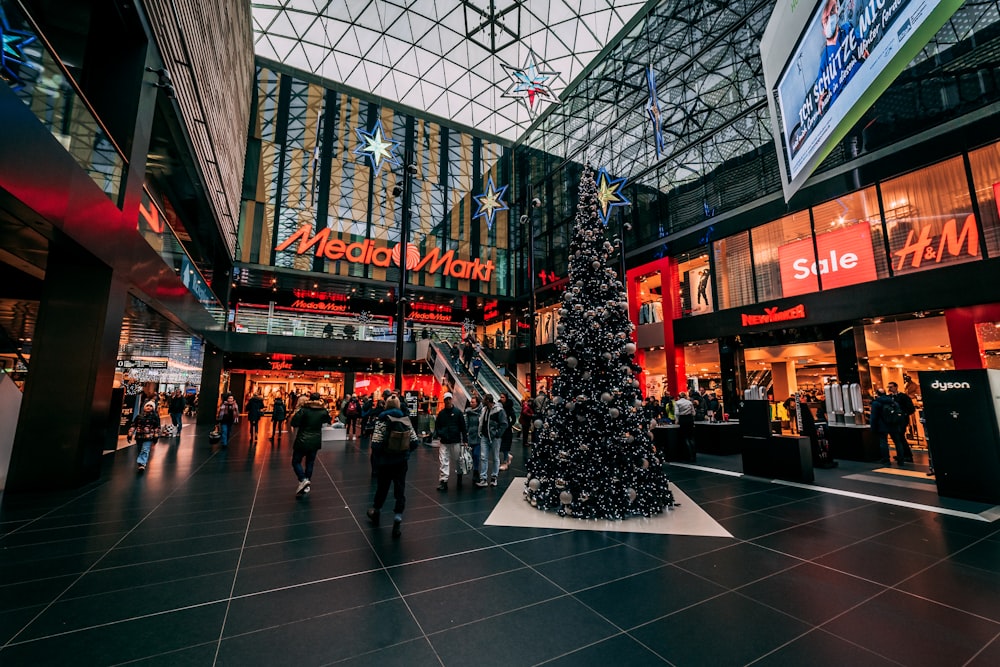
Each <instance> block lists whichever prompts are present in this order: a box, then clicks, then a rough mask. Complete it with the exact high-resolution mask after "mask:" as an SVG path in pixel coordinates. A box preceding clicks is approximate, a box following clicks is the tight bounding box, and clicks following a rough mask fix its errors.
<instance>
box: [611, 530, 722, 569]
mask: <svg viewBox="0 0 1000 667" xmlns="http://www.w3.org/2000/svg"><path fill="white" fill-rule="evenodd" d="M614 539H615V540H616V541H618V542H621V543H622V544H627V545H628V546H630V547H632V548H633V549H638V550H639V551H642V552H644V553H647V554H649V555H650V556H653V557H654V558H659V559H660V560H662V561H664V562H667V563H676V562H678V561H681V560H684V559H686V558H690V557H692V556H698V555H701V554H704V553H708V552H709V551H715V550H716V549H724V548H726V547H728V546H731V545H732V544H733V540H732V538H729V537H696V536H692V535H653V534H650V533H616V534H615V535H614Z"/></svg>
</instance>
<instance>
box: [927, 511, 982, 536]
mask: <svg viewBox="0 0 1000 667" xmlns="http://www.w3.org/2000/svg"><path fill="white" fill-rule="evenodd" d="M914 521H916V522H917V523H919V524H920V525H922V526H927V527H928V528H931V527H935V526H936V527H939V528H941V529H942V530H947V531H951V532H955V533H963V534H965V535H971V536H972V537H993V538H1000V524H998V523H997V522H995V521H993V522H990V521H976V520H973V519H966V518H963V517H957V516H950V515H948V514H938V513H936V512H918V513H917V516H916V517H914Z"/></svg>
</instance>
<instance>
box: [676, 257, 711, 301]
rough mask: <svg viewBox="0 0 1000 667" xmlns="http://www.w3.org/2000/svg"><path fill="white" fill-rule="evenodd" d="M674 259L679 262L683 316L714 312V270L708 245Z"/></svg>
mask: <svg viewBox="0 0 1000 667" xmlns="http://www.w3.org/2000/svg"><path fill="white" fill-rule="evenodd" d="M674 260H675V261H676V262H677V275H678V278H679V290H678V291H679V293H680V297H681V316H682V317H689V316H691V315H702V314H704V313H710V312H712V310H714V308H713V307H712V306H713V303H712V271H711V269H710V268H709V263H708V246H702V247H701V248H697V249H696V250H692V251H691V252H687V253H684V254H683V255H679V256H677V257H675V258H674Z"/></svg>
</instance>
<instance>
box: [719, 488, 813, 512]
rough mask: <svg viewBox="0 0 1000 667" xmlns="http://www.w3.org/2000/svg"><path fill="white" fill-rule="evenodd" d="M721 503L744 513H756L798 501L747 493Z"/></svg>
mask: <svg viewBox="0 0 1000 667" xmlns="http://www.w3.org/2000/svg"><path fill="white" fill-rule="evenodd" d="M723 502H725V503H726V504H727V505H732V506H733V507H736V508H738V509H741V510H743V511H744V512H756V511H758V510H763V509H768V508H772V507H778V506H779V505H787V504H789V503H795V502H799V500H796V499H791V498H785V497H783V496H778V495H775V494H773V493H764V492H760V493H748V494H745V495H742V496H733V497H732V498H727V499H726V500H725V501H723Z"/></svg>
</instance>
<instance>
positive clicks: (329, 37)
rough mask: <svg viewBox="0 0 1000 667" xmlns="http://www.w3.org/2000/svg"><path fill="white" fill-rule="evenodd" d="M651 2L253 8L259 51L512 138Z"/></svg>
mask: <svg viewBox="0 0 1000 667" xmlns="http://www.w3.org/2000/svg"><path fill="white" fill-rule="evenodd" d="M654 3H655V0H653V2H650V0H284V1H281V0H276V1H274V2H253V3H252V6H253V22H254V41H255V51H256V53H257V55H258V56H261V57H263V58H268V59H271V60H275V61H277V62H280V63H283V64H285V65H288V66H290V67H294V68H296V69H300V70H303V71H306V72H311V73H313V74H315V75H317V76H320V77H322V78H324V79H328V80H330V81H334V82H337V83H340V84H342V85H344V86H347V87H350V88H353V89H355V90H361V91H365V92H368V93H370V94H372V95H374V96H376V97H378V98H382V99H385V100H386V101H387V102H390V103H392V102H395V103H397V104H400V105H404V106H407V107H410V108H412V109H416V110H420V111H424V112H426V113H427V114H430V115H433V116H437V117H439V118H442V119H447V120H449V121H451V122H453V123H456V124H459V125H464V126H466V127H468V128H475V129H476V130H478V131H479V132H484V133H486V134H488V135H492V136H495V137H498V138H501V139H503V140H506V141H507V142H514V141H516V140H517V139H518V138H520V137H521V135H522V134H523V133H524V132H525V131H526V130H527V129H528V127H529V126H530V125H531V123H532V121H533V120H534V119H535V118H536V117H537V116H538V115H539V114H541V113H542V112H544V111H545V109H546V108H548V107H549V106H550V105H551V104H553V103H555V102H556V101H557V98H558V97H559V96H560V94H561V93H562V92H563V90H564V89H565V87H566V85H567V84H569V83H570V82H571V81H573V79H575V78H576V77H577V76H578V75H579V74H580V73H581V72H582V71H583V70H584V69H585V68H586V67H587V66H588V65H589V64H590V62H591V61H592V60H593V59H594V58H595V57H596V56H597V54H598V53H600V52H601V50H602V49H604V47H605V46H607V45H608V44H609V43H610V42H612V41H613V40H614V39H615V37H616V36H617V35H618V33H619V32H620V31H621V30H622V28H623V27H625V25H627V24H628V23H629V21H630V20H631V19H632V18H633V17H634V16H635V15H636V14H637V13H639V12H640V11H641V10H643V9H644V8H645V7H646V6H648V5H650V4H654Z"/></svg>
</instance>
